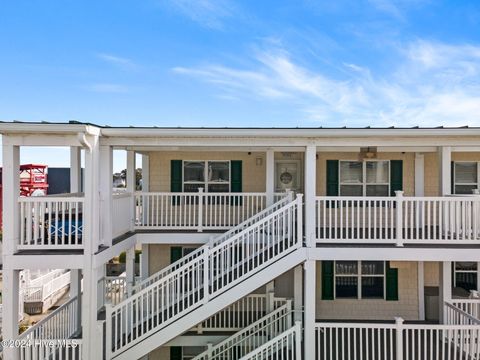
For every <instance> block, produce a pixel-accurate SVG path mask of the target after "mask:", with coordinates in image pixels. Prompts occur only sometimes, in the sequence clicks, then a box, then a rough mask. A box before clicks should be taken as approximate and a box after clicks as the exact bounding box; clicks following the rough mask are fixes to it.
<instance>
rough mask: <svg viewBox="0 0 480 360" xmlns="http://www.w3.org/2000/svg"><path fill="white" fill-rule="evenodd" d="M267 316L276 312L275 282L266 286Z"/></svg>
mask: <svg viewBox="0 0 480 360" xmlns="http://www.w3.org/2000/svg"><path fill="white" fill-rule="evenodd" d="M265 295H266V310H267V314H268V313H270V312H272V311H273V310H274V305H273V298H274V297H275V282H274V281H270V282H269V283H267V285H266V286H265Z"/></svg>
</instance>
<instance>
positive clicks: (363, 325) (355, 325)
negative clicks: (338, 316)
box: [315, 322, 479, 330]
mask: <svg viewBox="0 0 480 360" xmlns="http://www.w3.org/2000/svg"><path fill="white" fill-rule="evenodd" d="M397 326H398V325H397V324H395V323H394V322H391V323H357V322H316V323H315V328H316V329H321V328H346V327H348V328H352V329H396V328H397ZM400 326H401V328H403V329H421V330H449V329H451V330H472V329H477V330H478V329H479V326H478V325H447V324H405V323H402V324H401V325H400Z"/></svg>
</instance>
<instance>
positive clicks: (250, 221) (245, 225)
mask: <svg viewBox="0 0 480 360" xmlns="http://www.w3.org/2000/svg"><path fill="white" fill-rule="evenodd" d="M292 196H293V194H292V193H291V192H288V193H283V197H279V200H278V201H277V202H275V203H274V204H273V205H271V206H269V207H267V208H265V209H264V210H262V211H260V212H258V213H256V214H255V215H253V216H252V217H250V218H248V219H247V220H245V221H243V222H241V223H240V224H238V225H236V226H234V227H233V228H232V229H230V230H228V231H227V232H225V233H223V234H221V235H218V236H216V237H214V238H212V240H211V241H210V242H209V243H208V244H206V245H204V246H201V247H199V248H198V249H196V250H194V251H192V252H191V253H189V254H188V255H186V256H184V257H182V258H181V259H179V260H178V261H175V262H174V263H173V264H170V265H169V266H167V267H165V268H163V269H162V270H160V271H158V272H156V273H155V274H152V275H150V276H149V277H148V278H146V279H144V280H143V281H141V282H139V283H138V284H136V285H135V286H134V287H133V292H134V293H135V292H138V291H140V290H141V289H143V288H145V287H147V286H149V285H151V284H153V283H154V282H156V281H158V280H159V279H161V278H162V277H164V276H166V275H168V274H170V273H171V272H172V271H174V270H176V269H178V268H180V267H182V266H183V265H185V264H187V263H188V262H189V261H192V260H193V259H195V258H197V257H198V256H200V255H202V254H203V253H204V252H205V249H207V248H209V247H213V246H216V245H218V244H220V243H222V242H224V241H225V240H227V239H229V238H230V237H232V236H233V235H235V234H237V233H239V232H241V231H243V230H244V229H246V228H248V227H249V226H252V225H253V224H255V223H256V222H257V221H259V220H261V219H263V218H265V217H266V216H268V215H270V214H272V213H274V212H275V211H277V210H278V209H280V208H281V207H283V206H285V205H286V204H288V203H289V202H291V201H292V200H293V197H292Z"/></svg>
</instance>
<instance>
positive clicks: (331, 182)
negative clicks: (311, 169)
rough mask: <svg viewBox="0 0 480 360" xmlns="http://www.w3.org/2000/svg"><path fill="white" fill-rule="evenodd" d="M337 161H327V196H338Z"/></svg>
mask: <svg viewBox="0 0 480 360" xmlns="http://www.w3.org/2000/svg"><path fill="white" fill-rule="evenodd" d="M338 163H339V161H338V160H327V196H338V188H339V181H338V174H339V173H338Z"/></svg>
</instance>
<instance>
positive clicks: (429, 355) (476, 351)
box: [315, 318, 480, 360]
mask: <svg viewBox="0 0 480 360" xmlns="http://www.w3.org/2000/svg"><path fill="white" fill-rule="evenodd" d="M315 336H316V354H317V358H318V359H324V360H360V359H369V360H424V359H431V360H433V359H435V360H437V359H438V360H474V359H477V360H478V359H479V358H480V347H479V341H480V326H473V325H431V324H403V319H400V318H398V319H397V321H396V322H395V323H393V324H392V323H389V324H378V323H317V324H316V326H315Z"/></svg>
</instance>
